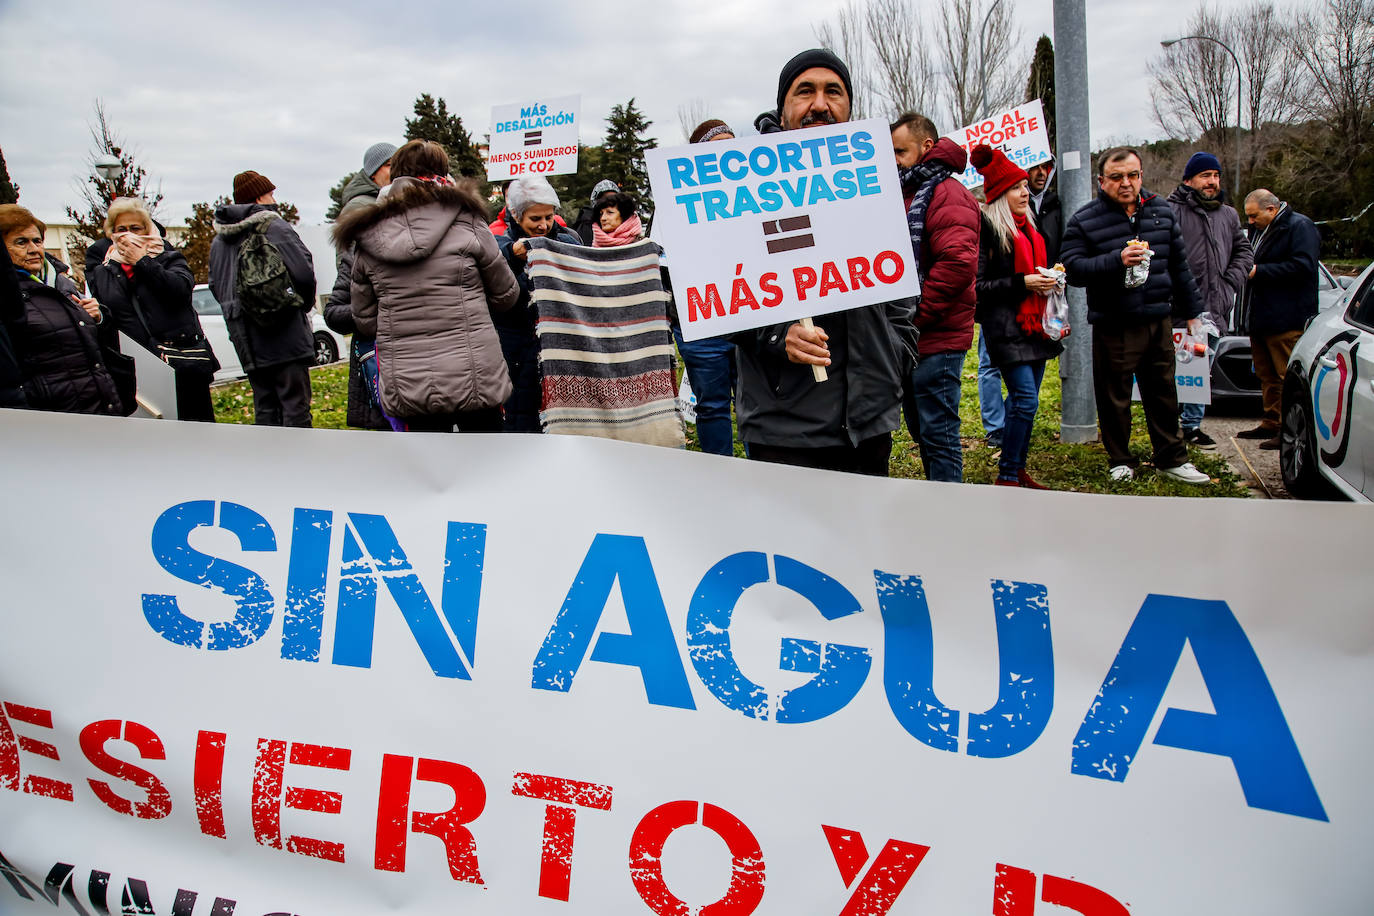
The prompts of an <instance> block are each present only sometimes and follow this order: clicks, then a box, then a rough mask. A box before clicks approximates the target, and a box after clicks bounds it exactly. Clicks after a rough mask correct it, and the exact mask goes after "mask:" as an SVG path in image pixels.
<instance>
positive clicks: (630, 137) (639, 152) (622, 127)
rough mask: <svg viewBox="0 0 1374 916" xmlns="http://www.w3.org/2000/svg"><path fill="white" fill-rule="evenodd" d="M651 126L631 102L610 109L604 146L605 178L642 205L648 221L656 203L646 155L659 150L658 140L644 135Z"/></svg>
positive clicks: (650, 122) (641, 207)
mask: <svg viewBox="0 0 1374 916" xmlns="http://www.w3.org/2000/svg"><path fill="white" fill-rule="evenodd" d="M652 124H653V122H652V121H650V120H648V119H647V118H645V117H644V114H643V112H641V111H639V110H638V109H636V108H635V100H634V99H633V98H632V99H630V101H629V102H627V103H626V104H624V105H615V106H613V107H612V108H611V116H610V117H608V118H607V119H606V125H607V127H606V142H605V143H604V144H603V148H604V149H605V151H606V156H605V164H604V166H603V168H604V171H605V173H606V174H605V177H607V178H611V179H612V180H614V181H617V182H619V184H620V189H621V190H622V191H624V192H625V193H626V194H630V195H632V196H633V197H634V198H635V199H636V200H638V201H639V205H640V212H641V213H642V215H643V216H644V217H645V218H646V219H647V218H648V217H650V216H652V215H653V212H654V202H653V199H652V198H651V197H650V196H649V169H648V166H646V165H645V164H644V151H645V150H650V149H654V148H655V147H656V146H658V141H657V140H654V139H652V138H649V137H646V136H645V135H644V134H645V131H647V130H648V129H649V127H650V126H651V125H652Z"/></svg>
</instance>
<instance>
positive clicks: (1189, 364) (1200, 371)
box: [1131, 328, 1212, 404]
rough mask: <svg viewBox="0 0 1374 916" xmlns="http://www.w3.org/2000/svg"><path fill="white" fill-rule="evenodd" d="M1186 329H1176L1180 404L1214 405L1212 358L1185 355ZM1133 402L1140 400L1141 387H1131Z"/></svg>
mask: <svg viewBox="0 0 1374 916" xmlns="http://www.w3.org/2000/svg"><path fill="white" fill-rule="evenodd" d="M1187 333H1188V332H1187V331H1186V330H1185V329H1184V328H1174V385H1175V387H1177V389H1178V402H1179V403H1180V404H1210V403H1212V358H1211V357H1210V356H1208V355H1205V354H1185V353H1184V352H1183V351H1182V350H1181V347H1182V345H1183V338H1184V337H1185V336H1186V335H1187ZM1131 400H1133V401H1139V400H1140V386H1139V385H1138V384H1133V385H1132V386H1131Z"/></svg>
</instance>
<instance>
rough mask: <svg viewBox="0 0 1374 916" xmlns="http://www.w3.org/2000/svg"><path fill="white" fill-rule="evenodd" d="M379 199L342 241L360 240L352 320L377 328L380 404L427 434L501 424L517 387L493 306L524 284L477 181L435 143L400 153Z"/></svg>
mask: <svg viewBox="0 0 1374 916" xmlns="http://www.w3.org/2000/svg"><path fill="white" fill-rule="evenodd" d="M391 176H392V182H391V185H390V187H389V188H388V189H387V191H386V192H385V193H384V194H383V195H382V196H381V197H380V198H379V200H378V202H377V203H375V204H369V205H367V206H364V207H359V208H357V209H356V210H354V211H352V212H351V213H348V214H346V215H345V216H343V217H341V218H340V219H339V221H338V223H336V224H335V227H334V236H335V243H336V244H337V245H338V246H339V247H340V248H345V247H347V246H349V245H352V244H353V243H354V242H356V243H357V246H358V247H357V256H356V258H355V260H354V263H353V301H352V307H353V318H354V321H355V322H356V324H357V327H358V330H359V332H361V333H363V334H375V336H376V338H377V365H378V370H379V373H380V377H381V395H382V407H383V408H384V409H385V410H386V412H387V413H388V414H390V415H391V416H393V417H397V418H399V419H402V420H404V421H405V422H406V424H407V425H408V426H409V428H410V429H412V430H419V431H425V432H452V431H453V429H454V428H455V427H457V429H458V431H460V432H499V431H500V430H501V427H502V418H501V405H502V403H504V402H505V400H506V398H507V397H509V395H510V392H511V383H510V376H509V375H508V373H507V372H506V361H505V358H504V357H503V356H502V354H501V343H500V340H499V339H498V338H497V336H496V329H495V327H494V326H493V325H492V320H491V312H492V310H497V311H501V310H505V309H508V308H510V307H511V306H512V305H514V304H515V301H516V299H517V298H518V297H519V294H520V289H519V287H518V286H517V285H516V282H515V276H514V275H513V274H512V273H511V271H510V268H509V267H508V266H506V262H505V259H504V258H502V257H501V253H500V252H499V251H498V250H497V247H496V239H495V238H494V237H493V236H492V234H491V232H490V230H488V229H487V223H486V210H485V208H484V207H483V205H482V201H481V199H480V198H479V197H478V196H477V194H476V192H475V191H474V190H473V187H472V185H471V184H469V183H466V182H465V183H464V184H462V185H457V186H455V185H454V183H453V180H452V179H451V178H450V177H449V175H448V155H447V154H446V153H445V152H444V149H443V147H441V146H439V145H438V144H437V143H434V142H432V141H428V140H412V141H411V142H410V143H407V144H406V145H405V146H403V147H401V148H400V149H399V150H397V151H396V155H395V157H394V158H393V159H392V165H391Z"/></svg>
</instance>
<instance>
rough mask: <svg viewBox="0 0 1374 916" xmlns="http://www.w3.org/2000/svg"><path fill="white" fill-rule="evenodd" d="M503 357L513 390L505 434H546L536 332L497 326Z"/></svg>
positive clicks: (507, 404) (507, 410)
mask: <svg viewBox="0 0 1374 916" xmlns="http://www.w3.org/2000/svg"><path fill="white" fill-rule="evenodd" d="M496 336H497V337H499V338H500V340H501V353H502V355H504V356H505V357H506V369H507V370H508V371H509V372H510V381H511V385H512V386H513V388H512V390H511V395H510V398H509V399H508V400H507V401H506V419H505V430H506V432H508V433H538V432H543V427H542V426H540V425H539V407H540V405H541V404H542V403H543V397H544V391H543V383H542V381H541V376H540V373H539V339H538V338H537V337H535V335H534V332H533V331H523V330H520V329H517V328H506V327H501V326H499V325H498V326H497V328H496Z"/></svg>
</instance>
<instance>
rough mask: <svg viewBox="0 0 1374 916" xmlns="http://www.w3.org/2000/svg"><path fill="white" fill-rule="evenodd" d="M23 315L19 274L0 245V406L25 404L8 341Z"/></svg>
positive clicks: (20, 372)
mask: <svg viewBox="0 0 1374 916" xmlns="http://www.w3.org/2000/svg"><path fill="white" fill-rule="evenodd" d="M23 314H24V297H23V296H21V295H20V294H19V275H18V274H16V273H15V272H14V262H13V261H11V260H10V251H9V249H8V248H6V247H5V246H4V245H0V407H26V406H28V402H27V401H26V400H25V399H24V372H23V370H22V369H21V368H20V366H19V357H18V355H17V354H16V353H15V352H14V343H13V342H12V341H11V340H10V327H11V326H12V325H14V324H15V323H16V322H18V321H19V319H20V318H21V317H22V316H23Z"/></svg>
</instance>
